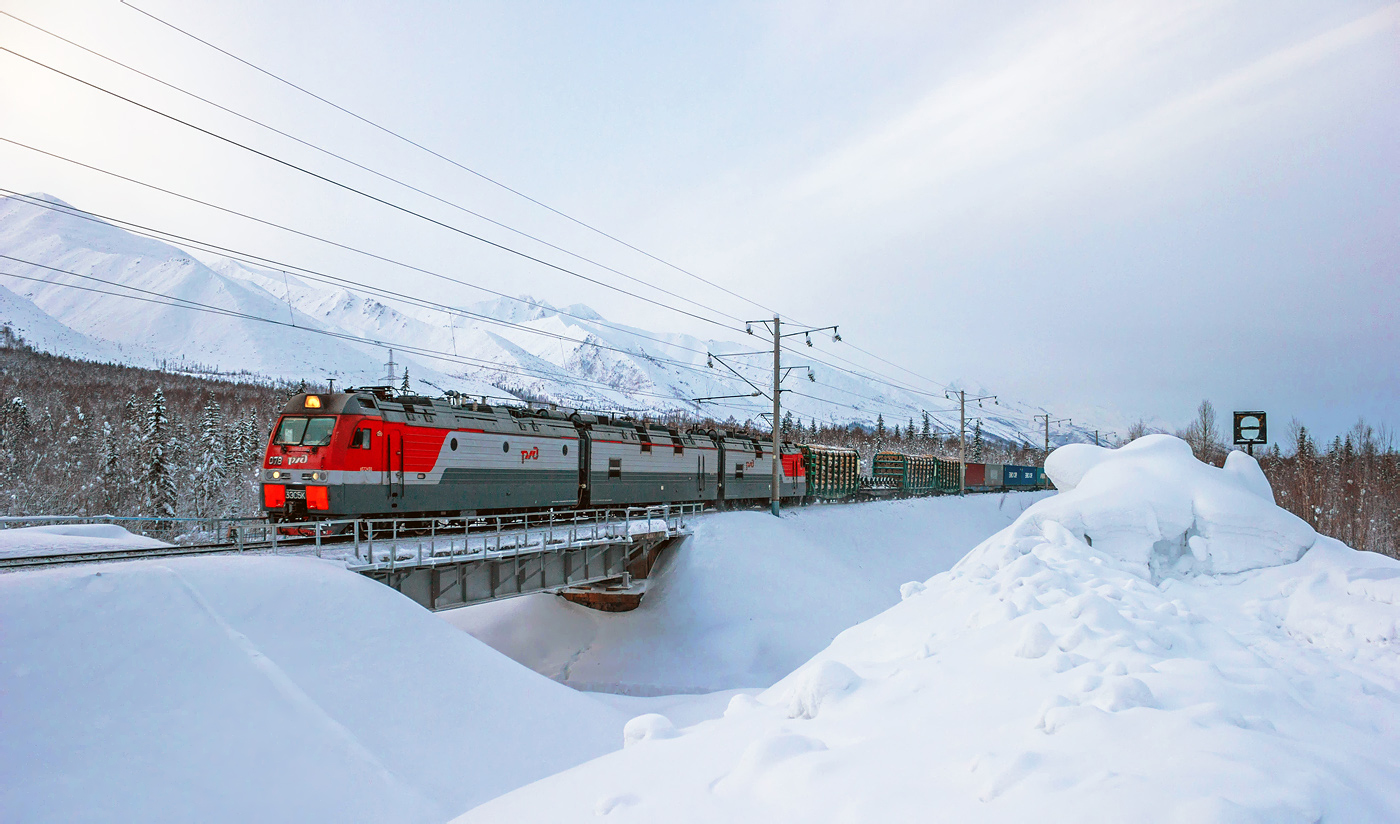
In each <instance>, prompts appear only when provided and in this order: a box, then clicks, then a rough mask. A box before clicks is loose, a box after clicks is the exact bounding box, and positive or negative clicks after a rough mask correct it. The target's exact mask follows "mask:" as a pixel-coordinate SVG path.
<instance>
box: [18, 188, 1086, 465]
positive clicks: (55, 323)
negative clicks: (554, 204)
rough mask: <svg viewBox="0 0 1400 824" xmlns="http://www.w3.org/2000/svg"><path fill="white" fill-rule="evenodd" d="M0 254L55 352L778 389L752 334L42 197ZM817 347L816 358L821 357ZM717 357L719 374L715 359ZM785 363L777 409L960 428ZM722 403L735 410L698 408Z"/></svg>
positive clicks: (350, 372) (743, 411)
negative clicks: (385, 273) (386, 272)
mask: <svg viewBox="0 0 1400 824" xmlns="http://www.w3.org/2000/svg"><path fill="white" fill-rule="evenodd" d="M0 255H3V256H5V257H3V258H0V311H3V315H0V323H4V324H6V325H10V326H11V327H13V328H15V330H16V331H17V332H19V333H21V334H23V335H24V337H25V338H26V339H27V340H29V341H30V342H31V344H32V345H35V346H37V347H39V348H42V349H46V350H48V351H54V352H59V353H62V354H70V355H74V356H78V357H86V358H90V359H97V360H112V361H121V362H127V363H137V364H152V363H157V364H159V363H163V364H164V365H165V366H166V368H176V369H181V368H183V369H203V370H213V371H219V372H225V373H242V372H246V373H252V374H257V375H263V376H267V377H275V378H286V379H291V380H297V379H307V380H316V381H323V380H325V379H327V378H334V379H336V380H337V381H338V382H340V383H341V384H342V385H346V384H372V383H379V382H383V381H384V380H385V379H386V366H385V363H386V361H387V359H388V352H387V350H388V349H389V348H390V347H393V348H394V350H395V351H394V360H395V362H396V363H397V364H399V365H400V367H401V368H407V369H408V370H409V372H410V374H411V375H412V376H413V378H415V379H416V380H418V381H421V382H423V383H424V384H426V386H421V387H415V388H417V389H420V390H421V391H424V392H433V391H434V389H455V390H457V391H460V392H464V393H468V394H487V395H498V396H499V395H506V394H508V395H511V396H515V397H521V398H532V399H542V400H551V401H555V402H559V403H561V404H563V405H568V406H579V407H585V408H598V409H617V410H629V411H636V412H651V413H664V412H670V411H676V410H684V411H687V412H690V413H693V414H704V415H709V416H713V417H715V418H718V419H721V420H723V419H726V418H729V417H731V416H732V417H733V418H734V419H735V420H736V421H738V422H744V421H754V422H758V423H759V424H760V425H762V422H763V420H762V417H761V416H762V413H763V412H764V410H766V409H769V408H770V402H769V401H768V400H767V399H766V398H765V397H762V396H757V397H751V396H749V395H750V393H752V392H754V391H755V389H754V387H763V388H766V387H767V386H768V383H769V382H770V381H771V373H770V372H769V371H768V370H769V369H770V368H771V360H770V359H769V358H768V357H767V356H766V355H763V353H762V352H759V355H762V356H759V355H752V354H751V353H754V352H755V351H756V350H764V349H765V346H764V345H763V343H762V340H761V338H758V337H755V338H746V339H745V338H743V336H740V338H741V339H740V340H728V341H726V340H702V339H700V338H696V337H694V336H691V335H684V334H677V333H667V332H653V331H650V330H644V329H638V328H634V327H630V326H626V325H624V324H619V323H612V322H609V321H608V320H607V319H605V318H603V317H602V316H601V315H599V314H598V313H597V312H595V311H594V310H592V309H591V308H589V307H587V306H582V305H574V306H569V307H565V308H563V309H559V308H555V307H553V306H551V305H550V304H549V303H547V302H545V301H543V300H536V299H533V298H530V297H521V298H519V299H508V298H497V299H494V300H490V301H486V302H482V303H477V304H473V305H468V306H461V307H452V308H450V309H449V308H448V307H445V306H441V305H439V304H437V303H435V302H434V301H432V300H431V299H426V298H425V299H422V300H405V299H403V298H402V297H398V296H394V295H391V294H386V293H383V292H379V291H377V290H375V289H372V288H368V287H364V288H361V287H354V288H351V287H348V286H347V285H345V284H344V283H341V282H336V281H333V280H330V279H326V278H321V277H319V276H313V275H294V274H291V273H285V272H282V271H277V270H269V269H265V268H260V267H258V266H254V265H251V264H249V263H246V262H243V261H238V260H232V259H228V258H205V259H204V260H201V259H200V258H197V257H195V256H194V255H193V254H191V253H190V252H188V251H185V250H183V249H180V248H178V247H176V246H172V245H170V244H168V243H164V242H162V241H159V240H153V239H151V238H147V237H143V236H139V235H136V234H133V233H131V232H128V231H126V230H124V229H121V228H119V227H117V226H113V225H111V224H109V223H106V222H104V221H101V220H98V219H95V218H93V217H91V216H89V215H86V214H84V213H82V212H81V211H80V210H77V209H75V208H73V207H71V206H69V205H68V204H66V203H63V202H62V201H60V200H58V199H57V198H54V197H51V196H48V195H31V196H28V197H27V198H23V199H22V198H0ZM813 352H814V353H816V356H817V357H819V358H822V359H823V360H826V359H828V355H829V354H830V353H827V355H822V354H821V350H820V349H817V350H813ZM710 353H713V354H714V355H717V356H719V358H722V359H723V362H720V360H719V358H716V359H714V361H713V362H711V358H709V357H708V355H709V354H710ZM784 363H785V365H786V366H791V367H795V368H794V370H793V372H792V373H791V376H790V377H789V378H788V381H787V384H786V386H787V387H790V388H792V389H793V390H794V391H793V392H791V393H790V394H787V395H785V397H784V408H785V409H788V410H791V411H792V413H793V414H794V415H796V416H797V417H799V418H802V419H804V420H808V421H810V420H811V419H814V418H815V419H818V420H822V421H827V422H836V423H849V422H857V423H865V424H869V423H873V422H874V421H875V418H876V416H877V415H883V416H884V418H885V420H886V422H887V424H888V425H889V426H891V427H893V426H895V425H902V424H905V423H907V421H909V420H911V419H912V420H914V421H915V422H916V423H920V424H921V420H920V419H921V417H922V411H923V410H929V411H930V412H931V413H932V415H933V418H934V420H935V421H936V422H937V423H938V424H940V425H941V426H942V428H943V429H944V430H945V431H947V430H949V429H952V428H955V427H956V426H957V412H956V410H954V411H952V412H951V413H949V412H947V411H946V410H947V409H948V408H949V407H950V406H951V405H952V404H951V402H950V401H948V400H946V399H944V398H943V397H942V396H941V394H929V393H923V392H919V391H906V390H904V389H900V388H896V387H893V386H891V385H889V384H887V383H884V382H881V381H880V380H878V379H868V378H866V377H863V376H861V375H858V374H851V373H850V372H846V371H842V369H844V368H845V367H844V364H843V365H842V369H838V368H834V367H833V366H830V365H826V364H823V363H819V362H817V361H815V360H810V359H808V358H806V357H805V353H803V352H801V351H797V352H793V353H788V354H785V355H784ZM726 364H727V365H728V366H730V367H732V368H733V370H734V371H730V369H728V368H726V366H725V365H726ZM807 367H810V368H811V377H812V378H813V380H812V381H809V380H807V377H808V372H807ZM735 372H738V373H739V374H740V375H742V378H740V377H738V376H736V375H735ZM401 374H402V372H399V373H398V375H401ZM744 379H747V380H748V381H750V382H752V384H753V386H750V385H748V384H747V383H745V382H744ZM968 388H969V389H970V390H971V389H973V388H977V389H979V390H980V387H968ZM977 394H987V393H986V392H984V391H978V392H977ZM716 396H731V397H726V398H725V399H723V400H721V401H718V402H713V403H705V404H697V403H695V402H693V400H692V399H694V398H710V397H716ZM732 396H739V397H732ZM1039 411H1040V410H1039V409H1036V408H1034V407H1031V406H1028V405H1025V404H1020V403H1015V402H1008V401H1007V400H1006V399H1002V401H1001V402H1000V403H999V404H996V405H993V404H991V403H990V402H988V403H987V404H986V405H985V406H983V407H981V408H977V409H975V410H970V412H969V415H970V416H975V417H978V418H980V420H981V422H982V428H983V432H984V434H985V435H986V436H989V437H992V438H997V439H1002V440H1015V441H1022V440H1024V441H1029V442H1030V443H1032V444H1038V443H1040V442H1041V440H1042V436H1041V435H1040V432H1039V430H1038V429H1037V427H1036V426H1035V425H1034V421H1033V420H1032V416H1033V415H1035V414H1038V413H1039ZM1091 431H1092V426H1091V427H1089V428H1088V429H1081V430H1080V433H1079V435H1078V437H1079V438H1081V439H1082V438H1083V437H1084V434H1085V433H1087V432H1091ZM1055 440H1056V441H1060V440H1062V438H1061V437H1056V438H1055Z"/></svg>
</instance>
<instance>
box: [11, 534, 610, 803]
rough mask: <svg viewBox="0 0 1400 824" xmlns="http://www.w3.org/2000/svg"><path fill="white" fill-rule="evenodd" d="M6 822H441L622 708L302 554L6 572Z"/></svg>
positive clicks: (567, 748)
mask: <svg viewBox="0 0 1400 824" xmlns="http://www.w3.org/2000/svg"><path fill="white" fill-rule="evenodd" d="M0 628H2V629H0V632H2V633H3V635H0V696H3V708H2V709H0V810H3V811H4V813H3V816H0V817H3V818H4V819H5V820H7V821H142V822H154V821H178V822H187V821H201V822H211V821H228V822H249V821H336V822H346V821H374V822H386V821H409V822H440V821H444V820H446V819H448V818H450V817H452V816H453V815H456V814H458V813H460V812H462V811H463V810H466V809H469V808H471V807H472V806H473V805H475V804H478V803H480V802H482V801H485V800H487V799H489V798H492V797H494V796H496V795H499V794H500V793H502V792H505V791H507V790H509V789H512V788H515V787H518V786H520V785H522V784H525V783H527V782H529V781H533V780H535V779H537V778H541V777H543V776H546V775H549V774H551V773H554V772H557V771H558V770H561V769H564V768H566V767H569V766H572V765H574V764H577V763H580V762H582V761H584V760H586V759H588V758H592V757H594V756H597V755H600V754H602V753H605V752H608V751H610V750H613V749H616V748H617V747H618V746H619V745H620V741H621V734H622V722H623V721H624V720H625V716H621V715H619V714H618V713H617V712H616V711H615V710H613V709H611V708H608V707H606V706H604V705H602V704H600V703H599V702H596V701H594V700H593V699H591V698H589V697H588V696H586V695H584V694H582V693H578V692H575V691H573V690H571V689H569V688H567V687H564V686H561V685H559V684H555V683H552V682H550V681H549V680H548V679H546V678H542V677H540V676H538V675H536V674H534V673H532V672H530V671H528V670H526V669H525V668H523V667H521V666H519V665H517V664H516V663H514V662H512V661H511V660H509V659H508V658H506V657H505V656H503V655H500V654H499V653H497V652H495V651H494V650H491V649H490V648H488V647H486V646H485V645H484V644H481V643H479V642H477V641H476V640H474V639H472V638H470V637H468V636H467V635H465V634H463V633H461V632H458V631H457V630H454V629H452V628H451V627H449V626H446V625H445V624H443V623H442V622H441V621H439V620H438V619H437V618H435V617H433V616H432V615H431V614H430V613H428V612H425V611H424V610H422V609H421V608H419V607H418V606H416V605H415V604H413V603H412V602H410V601H409V600H408V599H406V598H404V597H403V596H401V595H399V594H397V593H395V592H394V591H393V590H391V589H389V588H388V587H385V586H384V585H382V584H379V583H375V582H373V581H371V580H369V579H367V578H363V577H361V576H359V575H356V574H354V573H351V572H348V571H346V570H344V569H342V568H337V567H336V566H335V565H333V564H332V563H330V562H325V561H317V560H313V559H305V558H274V557H219V558H213V557H206V558H179V559H174V558H172V559H168V560H161V561H140V562H132V563H123V564H102V565H93V566H82V567H74V568H68V569H62V570H54V571H44V572H22V573H13V574H8V575H0Z"/></svg>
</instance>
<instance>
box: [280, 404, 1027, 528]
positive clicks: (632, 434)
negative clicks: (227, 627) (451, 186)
mask: <svg viewBox="0 0 1400 824" xmlns="http://www.w3.org/2000/svg"><path fill="white" fill-rule="evenodd" d="M891 456H896V457H891ZM775 459H776V460H777V461H778V462H779V468H780V476H779V477H780V490H781V498H782V500H783V501H784V502H785V503H788V504H799V503H807V502H810V501H814V500H841V499H848V498H856V497H863V496H871V495H878V494H882V493H883V494H932V493H939V492H956V491H957V488H958V487H957V474H956V472H957V466H958V465H957V463H956V462H953V461H945V460H943V459H941V458H932V457H929V456H904V455H900V454H899V453H880V454H879V455H877V456H876V461H875V467H876V468H875V474H874V477H873V483H872V482H871V480H872V479H862V478H861V476H860V457H859V455H858V454H857V452H856V451H855V450H853V449H840V448H833V447H825V446H816V445H811V444H807V445H800V446H799V445H796V444H788V443H784V444H782V447H781V449H780V450H779V454H778V455H777V456H775V455H774V454H773V449H772V445H771V442H765V441H764V440H762V439H759V438H755V437H752V436H749V435H744V434H738V433H731V432H726V431H724V430H718V429H712V430H704V431H700V430H696V431H681V430H679V429H677V428H674V427H667V426H663V425H661V424H656V423H646V422H641V421H636V420H633V419H630V418H623V417H618V416H612V415H604V414H595V413H585V412H563V411H559V410H556V409H526V408H522V407H517V406H493V405H490V404H487V403H486V402H485V401H484V400H483V401H475V400H471V399H469V398H467V397H465V396H461V395H455V394H449V396H448V397H446V398H428V397H422V396H417V395H407V394H400V393H396V392H395V391H393V390H392V389H390V388H388V387H368V388H364V389H350V390H348V391H346V392H339V393H323V394H299V395H296V396H295V397H293V398H292V399H291V400H289V401H288V402H287V405H286V406H285V407H284V408H283V410H282V414H281V416H280V418H279V419H278V421H277V424H276V426H275V427H274V428H273V432H272V438H271V441H270V443H269V444H268V447H267V453H266V456H265V460H264V462H263V468H262V479H261V480H262V492H263V508H264V509H265V510H266V512H267V514H268V517H269V518H270V519H271V520H273V521H277V522H295V521H305V520H317V519H342V518H370V517H443V518H460V517H470V516H476V515H488V514H505V513H511V512H530V511H540V510H549V509H589V508H620V507H625V506H642V505H651V504H664V503H693V502H703V503H710V504H714V505H716V506H718V507H721V508H723V507H728V506H736V505H737V506H745V505H750V504H758V503H766V502H767V501H768V500H769V495H770V490H771V483H772V470H773V461H774V460H775ZM901 459H902V463H901ZM930 462H933V463H930ZM950 465H951V467H952V469H951V470H949V469H948V467H949V466H950ZM974 467H977V472H978V474H977V477H976V480H977V481H978V483H977V484H972V483H971V481H972V480H973V475H974ZM968 470H969V471H968V476H969V477H968V480H969V484H968V487H969V488H972V489H991V488H1000V487H1001V486H1003V485H1006V486H1022V487H1029V486H1033V484H1024V483H1020V481H1021V480H1022V478H1023V477H1026V478H1034V477H1035V475H1034V473H1036V472H1038V470H1036V469H1035V468H1034V467H1005V468H1003V467H1000V466H998V467H996V472H995V473H991V472H988V471H987V470H984V469H982V465H981V464H969V465H968ZM1026 472H1029V473H1031V474H1030V475H1023V473H1026ZM930 478H932V479H933V480H932V482H930V480H929V479H930ZM950 478H951V480H950ZM993 479H994V480H995V481H996V483H994V484H993V483H990V481H992V480H993Z"/></svg>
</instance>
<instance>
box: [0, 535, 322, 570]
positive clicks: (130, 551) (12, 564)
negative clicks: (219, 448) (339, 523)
mask: <svg viewBox="0 0 1400 824" xmlns="http://www.w3.org/2000/svg"><path fill="white" fill-rule="evenodd" d="M347 540H348V539H346V538H341V537H339V536H331V537H323V538H322V539H321V545H322V546H329V545H332V544H337V543H344V542H346V541H347ZM313 545H314V544H313V539H311V538H278V539H277V548H278V549H279V550H280V549H282V548H283V547H286V548H295V547H301V546H313ZM267 549H272V542H271V541H257V542H246V543H244V544H243V547H242V549H241V550H240V548H239V546H238V545H237V544H234V543H218V544H185V545H183V546H157V547H137V548H126V549H103V550H95V551H93V552H68V553H63V554H55V553H49V554H44V555H17V556H11V557H9V558H0V570H10V569H34V568H37V567H49V566H63V565H66V564H89V563H97V562H102V561H133V560H141V559H146V558H170V557H177V556H181V555H217V554H220V553H238V552H240V551H242V552H258V551H261V550H267Z"/></svg>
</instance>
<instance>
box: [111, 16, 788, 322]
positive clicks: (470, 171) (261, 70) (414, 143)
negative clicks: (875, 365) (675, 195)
mask: <svg viewBox="0 0 1400 824" xmlns="http://www.w3.org/2000/svg"><path fill="white" fill-rule="evenodd" d="M121 2H122V5H124V6H126V7H127V8H129V9H131V10H133V11H136V12H139V13H140V14H143V15H145V16H146V17H149V18H150V19H152V20H154V21H156V22H157V23H160V24H161V25H163V26H166V27H167V28H170V29H173V30H174V31H177V32H179V33H180V34H182V35H184V36H185V37H188V38H190V39H192V40H194V41H196V42H198V43H202V44H203V45H205V46H208V47H209V48H211V49H213V50H215V51H217V52H219V53H220V54H222V55H224V56H226V57H229V58H231V59H233V60H236V61H237V62H239V63H241V64H243V65H244V66H247V67H248V68H250V69H253V70H254V71H256V72H259V73H261V74H263V75H266V76H267V77H270V78H272V79H273V80H276V81H277V82H279V83H282V84H284V85H286V86H289V87H291V88H293V89H295V90H297V91H298V92H301V93H302V94H305V95H308V96H310V97H312V98H314V99H316V100H319V101H320V102H322V103H324V104H325V105H327V106H330V107H331V108H333V109H336V110H337V111H340V112H342V113H344V114H346V115H349V116H350V117H353V118H354V119H356V120H358V121H360V122H361V123H364V124H366V125H368V126H371V127H373V128H375V129H378V130H379V131H381V132H384V133H385V134H387V135H390V136H391V137H394V138H396V139H398V140H400V141H403V142H404V143H407V144H408V145H410V146H413V147H415V148H417V149H419V150H421V151H424V152H426V153H428V154H430V155H432V156H433V157H436V158H438V159H439V160H442V161H444V162H446V163H449V164H451V165H452V166H455V167H456V168H458V169H461V170H462V171H464V172H467V173H468V174H470V175H473V176H475V177H477V178H479V179H481V180H484V181H486V182H487V183H490V184H491V185H493V186H496V187H499V188H501V189H503V190H505V191H507V192H510V193H511V194H513V195H515V196H517V197H520V198H523V199H525V200H527V201H529V202H530V203H533V204H535V205H536V206H539V207H540V208H542V209H545V210H546V211H549V212H551V213H553V214H555V215H558V216H559V217H562V218H564V219H565V220H567V221H569V222H571V223H574V224H576V225H578V226H581V227H583V228H585V229H587V230H589V231H591V232H595V233H596V234H598V235H600V236H602V237H605V238H607V239H608V240H611V241H613V242H614V243H618V244H621V245H622V246H625V247H627V248H628V249H631V250H632V251H634V252H637V253H638V254H641V255H644V256H646V257H648V258H650V259H652V260H654V261H656V262H657V263H660V264H662V265H663V266H666V267H668V268H670V269H674V270H675V271H677V272H680V273H681V274H683V275H686V276H688V277H690V278H693V279H695V280H697V281H700V282H701V283H704V284H706V285H708V286H710V287H712V288H715V289H718V290H719V291H721V292H724V293H725V294H727V295H730V296H732V297H735V298H738V299H739V300H742V301H744V302H745V303H749V304H751V305H753V306H757V307H758V308H760V309H763V310H765V311H768V312H774V311H775V310H774V309H771V308H769V307H767V306H764V305H763V304H761V303H758V302H757V301H754V300H752V299H751V298H748V297H745V296H744V295H741V294H739V293H738V292H735V291H733V290H731V289H729V288H727V287H725V286H722V285H720V284H718V283H715V282H714V281H711V280H709V279H708V278H705V277H702V276H700V275H698V274H696V273H694V272H692V271H690V270H688V269H685V268H682V267H680V266H677V265H676V264H674V263H671V262H669V261H667V260H664V259H662V258H660V257H658V256H656V255H654V254H652V253H650V252H648V251H646V250H644V249H641V248H638V247H636V246H633V245H632V244H631V243H628V242H627V241H625V240H622V239H621V238H618V237H616V236H614V235H611V234H609V233H607V232H605V231H603V230H602V229H599V228H597V227H596V226H593V225H592V224H589V223H586V222H584V221H582V220H580V219H578V218H576V217H573V216H571V215H569V214H567V213H565V212H562V211H560V210H559V209H556V208H554V207H553V206H550V205H549V204H547V203H545V202H543V201H541V200H537V199H535V198H533V197H531V196H530V195H527V194H525V193H524V192H522V191H520V190H518V189H515V188H512V187H511V186H508V185H506V184H505V183H502V182H500V181H499V180H496V179H495V178H493V177H490V176H488V175H486V174H484V173H482V172H480V171H477V170H476V169H473V168H471V167H469V166H467V165H465V164H462V163H460V162H458V161H456V160H454V159H452V158H450V157H448V156H447V155H444V154H442V153H440V152H437V151H435V150H433V149H430V148H428V147H427V146H425V145H423V144H422V143H419V142H417V141H415V140H413V139H411V138H408V137H405V136H404V135H402V134H400V133H399V132H396V131H394V130H393V129H390V128H389V127H387V126H383V125H381V124H379V123H377V122H375V121H373V120H371V119H369V118H367V117H365V116H363V115H361V114H358V113H356V112H354V111H351V110H350V109H348V108H346V107H344V106H341V105H340V104H338V103H335V102H333V101H331V100H328V99H327V98H325V97H322V96H321V95H319V94H316V93H315V92H313V91H310V90H309V89H306V88H304V87H302V86H299V85H297V84H296V83H293V82H292V81H290V80H287V79H286V78H284V77H282V76H280V75H278V74H276V73H274V72H271V71H269V70H267V69H265V68H263V67H261V66H259V65H257V64H256V63H253V62H252V61H250V60H246V59H244V58H242V57H239V56H238V55H236V54H234V53H233V52H231V51H229V50H227V49H224V48H222V47H220V46H218V45H215V44H214V43H212V42H210V41H208V40H205V39H204V38H202V37H199V36H198V35H196V34H194V33H192V32H189V31H187V30H185V29H182V28H180V27H179V26H177V25H175V24H174V23H171V22H169V21H168V20H165V19H164V18H161V17H159V16H157V15H155V14H153V13H151V12H149V11H146V10H145V9H142V8H140V7H139V6H136V5H135V4H133V3H129V2H127V0H121Z"/></svg>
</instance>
